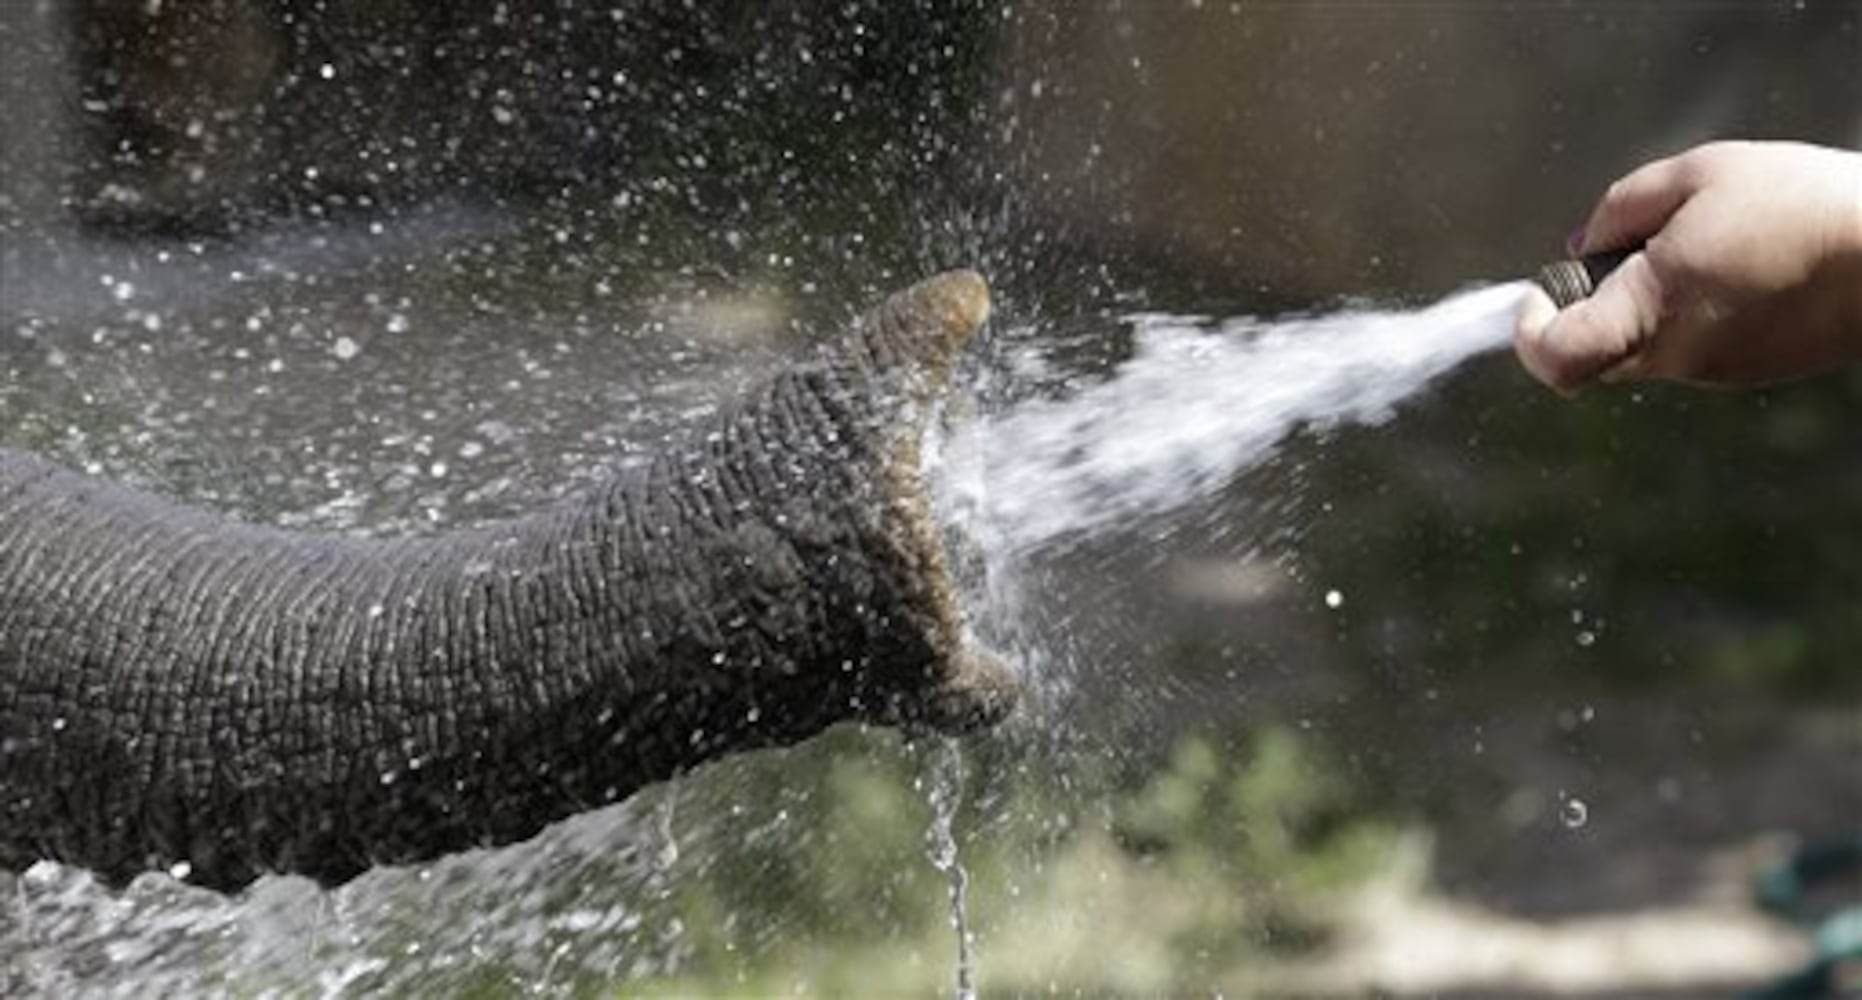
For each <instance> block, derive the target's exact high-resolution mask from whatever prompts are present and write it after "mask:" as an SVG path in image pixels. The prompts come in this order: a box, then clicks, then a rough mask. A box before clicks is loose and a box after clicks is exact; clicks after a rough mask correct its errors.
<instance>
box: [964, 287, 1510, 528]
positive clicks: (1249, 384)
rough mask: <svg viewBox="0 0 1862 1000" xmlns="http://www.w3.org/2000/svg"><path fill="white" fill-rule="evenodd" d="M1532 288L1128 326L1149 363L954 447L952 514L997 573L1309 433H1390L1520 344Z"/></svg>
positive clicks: (1017, 414)
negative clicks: (1463, 373)
mask: <svg viewBox="0 0 1862 1000" xmlns="http://www.w3.org/2000/svg"><path fill="white" fill-rule="evenodd" d="M1532 287H1533V286H1532V285H1531V284H1530V283H1529V282H1525V281H1518V282H1513V283H1510V284H1505V285H1495V286H1486V287H1480V288H1475V289H1472V290H1469V291H1464V292H1461V293H1458V294H1455V295H1451V296H1449V297H1448V298H1446V299H1443V300H1441V301H1440V302H1438V303H1436V304H1434V305H1431V306H1428V307H1425V308H1421V309H1399V310H1388V309H1354V310H1345V311H1339V312H1332V313H1326V314H1320V315H1303V316H1298V317H1294V318H1283V319H1259V318H1254V317H1235V318H1228V319H1221V320H1214V319H1210V318H1208V317H1201V316H1179V315H1170V314H1164V313H1144V314H1139V315H1133V316H1130V317H1127V321H1128V322H1129V323H1130V324H1131V325H1132V327H1133V332H1134V335H1135V337H1134V339H1135V343H1136V347H1135V351H1134V352H1133V354H1132V356H1131V357H1130V359H1129V360H1127V361H1125V362H1124V363H1123V364H1121V365H1119V366H1118V367H1117V368H1116V369H1115V370H1114V371H1113V372H1112V374H1111V376H1110V377H1109V378H1106V379H1104V380H1103V381H1100V382H1097V383H1095V384H1092V385H1090V386H1088V387H1086V388H1084V389H1082V390H1080V391H1078V392H1075V393H1072V394H1071V395H1065V396H1061V397H1059V398H1042V399H1035V400H1029V401H1025V402H1022V403H1019V404H1016V405H1012V406H1010V407H1008V408H1007V409H1005V410H1003V411H1002V412H999V413H995V414H991V415H987V416H985V417H982V418H980V419H978V420H976V421H974V422H973V423H972V424H971V425H970V426H968V427H959V428H957V429H956V430H954V431H953V432H951V433H950V434H949V436H948V438H947V440H946V441H945V442H944V445H943V447H944V454H943V455H941V456H940V458H939V462H940V465H941V466H942V473H941V474H940V475H939V476H936V477H934V482H935V483H936V484H937V485H936V489H937V490H938V491H939V494H940V495H939V506H940V508H941V510H942V513H943V515H944V516H945V518H946V522H947V523H955V524H958V525H960V526H961V527H962V530H963V531H965V532H966V533H967V534H968V535H969V536H970V537H971V538H972V539H973V540H974V542H975V543H976V547H977V548H978V549H980V550H981V551H982V552H983V553H985V554H986V558H987V559H988V560H989V561H990V562H992V563H997V562H1001V561H1003V560H1014V559H1015V558H1017V557H1019V556H1021V555H1023V554H1027V553H1030V552H1032V551H1035V550H1039V549H1042V548H1045V547H1048V546H1050V545H1052V544H1054V543H1055V542H1056V541H1057V540H1059V539H1062V538H1063V537H1066V536H1071V535H1077V534H1089V533H1092V532H1094V531H1096V530H1099V529H1103V528H1106V527H1108V526H1111V525H1115V524H1119V523H1124V522H1128V521H1131V520H1132V519H1135V518H1143V517H1146V516H1154V515H1158V514H1161V513H1164V512H1167V511H1169V510H1171V509H1174V508H1178V507H1181V506H1184V505H1186V504H1189V503H1193V502H1195V501H1196V500H1198V499H1199V498H1202V497H1205V496H1207V495H1209V494H1210V493H1212V492H1214V491H1216V490H1219V489H1221V488H1222V487H1224V486H1225V485H1227V484H1228V483H1230V482H1232V481H1234V479H1235V477H1236V476H1237V475H1239V474H1240V473H1242V472H1244V471H1246V470H1247V469H1248V468H1250V467H1252V466H1254V465H1257V464H1259V463H1260V462H1262V461H1264V460H1266V459H1267V458H1269V457H1271V456H1272V454H1273V453H1274V451H1275V450H1276V449H1277V448H1278V447H1279V445H1280V444H1281V442H1283V441H1284V440H1285V439H1286V438H1287V436H1288V434H1289V433H1290V432H1292V431H1294V430H1295V429H1298V428H1305V429H1308V430H1317V431H1325V430H1328V429H1330V428H1333V427H1337V426H1340V425H1346V424H1375V423H1379V422H1382V421H1384V420H1386V419H1388V418H1389V417H1390V416H1391V415H1392V414H1393V413H1394V412H1395V408H1396V407H1397V405H1398V404H1400V403H1401V402H1402V401H1403V400H1405V399H1406V398H1408V397H1410V396H1411V395H1412V394H1414V393H1416V392H1417V391H1419V390H1421V389H1422V388H1423V387H1425V386H1427V385H1428V384H1429V383H1431V382H1432V381H1433V380H1435V379H1436V378H1438V377H1439V376H1441V375H1443V374H1445V373H1447V372H1448V371H1450V370H1452V369H1454V368H1455V367H1456V366H1458V365H1460V364H1461V363H1462V362H1463V361H1466V360H1467V359H1468V358H1470V357H1472V356H1474V355H1477V354H1481V353H1484V352H1487V351H1491V350H1494V349H1497V348H1500V347H1503V346H1505V345H1507V344H1508V343H1510V341H1511V338H1512V331H1513V324H1514V315H1515V313H1516V312H1517V311H1518V309H1519V306H1520V304H1521V303H1522V302H1523V301H1524V299H1525V297H1526V296H1527V295H1528V294H1529V292H1530V290H1531V288H1532Z"/></svg>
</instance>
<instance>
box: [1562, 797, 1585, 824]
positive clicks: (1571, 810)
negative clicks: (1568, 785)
mask: <svg viewBox="0 0 1862 1000" xmlns="http://www.w3.org/2000/svg"><path fill="white" fill-rule="evenodd" d="M1558 821H1559V822H1560V823H1563V824H1564V825H1565V829H1567V830H1577V829H1581V828H1582V827H1583V826H1584V824H1586V823H1588V822H1590V807H1589V806H1587V805H1585V804H1584V800H1583V799H1580V798H1578V797H1577V796H1575V795H1572V796H1567V797H1566V798H1565V801H1564V804H1563V805H1561V806H1559V807H1558Z"/></svg>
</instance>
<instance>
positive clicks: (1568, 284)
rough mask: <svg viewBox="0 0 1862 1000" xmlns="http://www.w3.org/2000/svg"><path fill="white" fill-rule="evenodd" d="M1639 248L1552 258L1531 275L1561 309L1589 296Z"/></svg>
mask: <svg viewBox="0 0 1862 1000" xmlns="http://www.w3.org/2000/svg"><path fill="white" fill-rule="evenodd" d="M1640 249H1642V248H1641V247H1633V248H1631V249H1628V250H1610V251H1607V252H1604V253H1594V254H1591V255H1590V256H1588V257H1579V258H1577V259H1574V260H1559V261H1553V262H1552V263H1550V264H1547V265H1545V266H1544V267H1541V268H1539V273H1538V274H1537V275H1535V276H1534V277H1533V280H1534V281H1536V282H1538V285H1539V287H1540V288H1543V289H1545V294H1547V295H1549V296H1551V297H1552V301H1553V302H1554V303H1556V304H1557V306H1558V308H1560V309H1563V308H1565V307H1566V306H1569V305H1571V304H1573V303H1575V302H1578V301H1580V300H1582V299H1587V298H1589V297H1590V293H1592V292H1594V291H1596V290H1597V286H1598V285H1599V284H1601V283H1602V282H1603V279H1604V278H1605V277H1607V276H1608V275H1609V273H1610V272H1611V271H1614V270H1616V269H1617V267H1618V266H1620V265H1621V264H1622V263H1623V261H1625V260H1628V259H1629V255H1630V254H1633V253H1635V252H1637V251H1638V250H1640Z"/></svg>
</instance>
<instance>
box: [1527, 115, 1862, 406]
mask: <svg viewBox="0 0 1862 1000" xmlns="http://www.w3.org/2000/svg"><path fill="white" fill-rule="evenodd" d="M1638 243H1641V244H1643V247H1642V249H1641V250H1640V251H1638V252H1636V253H1633V254H1631V255H1630V256H1629V257H1628V259H1626V260H1625V261H1624V262H1623V264H1622V265H1621V266H1620V267H1618V268H1617V269H1616V270H1615V271H1613V272H1611V274H1610V275H1609V276H1608V277H1606V278H1604V279H1603V281H1602V282H1600V283H1599V284H1598V286H1597V290H1596V291H1595V292H1594V293H1593V294H1592V295H1591V296H1590V297H1589V298H1587V299H1584V300H1582V301H1579V302H1577V303H1575V304H1573V305H1571V306H1569V307H1568V308H1566V309H1564V310H1563V311H1562V312H1561V311H1559V310H1558V309H1557V307H1556V306H1555V305H1553V303H1552V300H1551V299H1550V298H1549V297H1548V296H1546V295H1545V294H1544V293H1543V292H1538V291H1535V292H1534V293H1533V295H1532V297H1531V299H1530V300H1529V301H1528V302H1527V303H1526V304H1525V306H1523V307H1522V308H1521V310H1520V313H1519V321H1518V328H1517V330H1516V332H1515V335H1514V349H1515V350H1516V351H1517V352H1518V354H1519V359H1520V362H1521V363H1522V364H1523V365H1525V367H1526V370H1527V371H1529V372H1531V373H1532V374H1533V376H1534V377H1536V378H1538V379H1539V380H1540V381H1542V382H1544V383H1545V384H1547V385H1549V386H1551V387H1552V388H1554V389H1557V390H1559V391H1561V392H1569V391H1571V390H1573V389H1575V388H1577V387H1578V386H1580V385H1583V384H1584V383H1586V382H1589V381H1591V380H1592V379H1594V378H1597V377H1600V376H1601V377H1603V378H1605V379H1616V378H1667V379H1676V380H1679V381H1684V382H1694V383H1703V384H1719V385H1739V384H1751V383H1759V382H1769V381H1776V380H1780V379H1786V378H1791V377H1794V376H1798V375H1807V374H1810V373H1813V372H1816V371H1820V370H1823V369H1826V368H1830V367H1833V366H1835V365H1838V364H1841V363H1842V362H1844V361H1846V360H1849V359H1852V358H1856V357H1862V154H1858V153H1854V152H1849V151H1845V150H1836V149H1827V148H1822V147H1817V146H1809V145H1804V144H1801V143H1786V142H1716V143H1710V144H1708V145H1704V146H1697V147H1695V148H1694V149H1691V150H1689V151H1687V152H1685V153H1682V154H1681V155H1679V156H1675V157H1671V158H1669V159H1665V160H1657V161H1655V162H1653V163H1650V164H1648V165H1646V166H1643V167H1641V168H1640V169H1638V170H1636V171H1634V172H1632V173H1630V174H1629V175H1628V176H1626V177H1624V178H1622V179H1621V180H1619V181H1617V182H1616V183H1615V184H1612V185H1610V188H1609V190H1608V191H1606V192H1605V193H1604V196H1603V198H1602V200H1601V201H1599V202H1598V203H1597V207H1596V208H1595V209H1594V210H1593V211H1592V212H1591V217H1590V220H1589V221H1588V222H1587V223H1585V226H1584V229H1583V230H1582V231H1581V232H1580V233H1579V234H1578V235H1576V236H1574V237H1573V240H1572V245H1571V247H1570V249H1571V251H1572V253H1573V255H1575V256H1583V255H1588V254H1592V253H1598V252H1601V251H1607V250H1615V249H1622V248H1626V247H1633V246H1635V245H1636V244H1638Z"/></svg>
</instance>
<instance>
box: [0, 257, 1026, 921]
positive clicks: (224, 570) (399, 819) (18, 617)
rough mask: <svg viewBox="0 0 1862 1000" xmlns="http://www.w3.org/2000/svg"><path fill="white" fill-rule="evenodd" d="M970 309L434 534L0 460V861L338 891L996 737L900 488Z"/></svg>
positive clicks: (955, 302) (883, 309)
mask: <svg viewBox="0 0 1862 1000" xmlns="http://www.w3.org/2000/svg"><path fill="white" fill-rule="evenodd" d="M987 304H988V297H987V290H986V288H985V286H984V285H983V283H982V280H981V279H980V278H978V277H977V276H975V275H974V274H970V273H967V272H957V273H954V274H951V275H945V276H942V277H940V278H937V279H933V280H931V281H927V282H924V283H921V284H920V285H918V286H915V287H913V288H912V289H909V290H907V291H905V292H902V293H900V294H899V295H896V296H894V297H893V298H891V299H889V300H887V301H886V302H885V303H884V304H882V305H881V306H880V307H879V308H878V309H876V310H875V311H873V312H871V313H869V314H868V315H867V316H865V317H863V318H862V319H861V320H860V321H858V322H857V323H856V324H855V325H854V328H853V329H852V330H851V331H850V332H849V333H848V334H847V335H846V336H844V337H843V338H842V339H841V340H840V341H839V342H838V343H837V344H836V345H835V346H834V349H833V350H832V351H830V352H828V353H827V354H826V355H824V357H823V359H822V360H821V361H820V362H818V363H815V364H810V365H805V366H801V367H798V368H796V369H793V370H790V371H787V372H785V373H783V374H782V375H780V376H778V377H777V378H776V379H775V380H774V381H773V382H772V383H770V384H769V385H767V386H766V387H765V388H764V389H763V390H762V391H761V392H760V393H759V394H757V395H756V396H754V397H753V398H752V399H751V400H749V401H748V402H747V403H746V404H745V405H744V406H743V407H741V408H740V409H738V410H736V411H734V412H733V413H732V414H730V415H727V416H725V417H723V418H721V419H720V420H719V421H718V422H717V424H716V425H715V426H713V427H712V428H710V432H709V433H707V434H704V435H702V440H701V441H700V443H698V444H697V445H695V446H693V447H691V448H687V449H683V450H675V451H669V452H666V453H663V454H661V455H659V456H657V457H656V458H655V460H653V461H652V462H650V463H649V464H648V465H646V466H644V467H643V468H641V469H639V470H637V471H636V472H635V473H634V474H632V475H627V476H624V477H622V478H618V479H615V480H612V481H610V482H607V483H604V484H602V485H600V486H598V487H597V488H595V489H593V490H590V491H588V492H587V493H585V494H583V495H581V496H579V497H576V498H574V499H572V500H570V501H568V502H566V503H564V504H562V505H560V506H557V507H555V508H552V509H549V510H546V511H543V512H541V513H538V514H536V515H533V516H531V517H527V518H523V519H519V520H515V521H511V522H508V523H503V524H497V525H492V526H488V527H482V528H473V529H469V530H462V531H458V532H454V533H452V534H448V535H442V536H439V537H435V538H415V539H388V540H369V539H362V538H356V537H349V536H341V535H316V534H310V533H303V532H291V531H284V530H279V529H274V528H267V527H260V526H254V525H249V524H243V523H240V522H237V521H234V520H231V519H228V518H225V517H221V516H217V515H214V514H211V513H208V512H204V511H200V510H197V509H193V508H189V507H186V506H181V505H178V504H174V503H171V502H168V501H165V500H162V499H159V498H156V497H153V496H150V495H147V494H143V493H139V492H134V491H131V490H128V489H125V488H123V487H120V486H117V485H114V484H111V483H106V482H101V481H98V480H95V479H91V478H88V477H84V476H80V475H77V474H75V473H72V472H68V471H65V470H63V469H61V468H58V467H56V466H53V465H51V464H49V463H46V462H44V461H42V460H40V459H37V458H35V457H32V456H28V455H22V454H17V453H6V452H0V867H5V868H11V869H15V870H17V869H19V868H21V867H24V866H25V865H28V864H30V863H32V862H33V861H35V860H37V859H40V858H57V859H62V860H65V861H67V862H71V863H75V864H80V865H84V866H86V867H89V868H92V869H94V870H96V871H97V872H99V873H100V874H101V875H102V876H103V877H105V878H106V879H109V880H112V881H121V880H124V879H127V878H129V877H130V876H133V875H134V874H135V873H137V872H140V871H145V870H148V869H150V868H154V867H161V868H169V869H170V870H175V871H182V870H185V871H187V872H188V873H189V877H190V878H191V880H192V881H195V882H197V883H199V884H203V885H208V886H211V887H215V888H220V889H234V888H237V887H239V886H242V885H244V884H245V883H247V882H249V881H250V880H252V879H253V878H255V877H257V876H258V875H260V874H262V873H265V872H268V871H277V872H295V873H301V874H304V875H309V876H311V877H313V878H316V879H318V880H320V881H323V882H326V883H334V882H341V881H344V880H347V879H349V878H351V877H353V876H355V875H357V874H359V873H361V872H363V871H365V870H367V869H368V868H370V867H372V866H375V865H378V864H385V863H399V862H410V861H416V860H420V859H425V858H430V857H434V856H436V855H439V854H442V853H446V852H449V851H455V850H460V849H464V848H469V847H473V846H488V845H494V844H501V843H507V842H511V841H515V840H519V839H523V838H526V837H529V836H531V835H533V834H535V833H536V832H537V831H538V830H540V829H541V828H542V827H543V826H545V825H546V824H548V823H550V822H552V821H554V820H557V819H560V818H562V817H565V816H567V815H570V814H573V813H575V812H578V811H582V810H586V809H590V808H594V807H597V806H600V805H603V804H606V803H609V802H614V801H616V800H619V799H622V798H625V797H626V796H628V795H629V794H631V793H632V792H634V791H635V790H636V789H638V788H640V787H641V786H643V785H645V784H647V783H650V782H654V781H658V780H663V779H665V778H668V777H670V776H672V775H675V774H677V773H679V772H681V771H682V770H684V769H687V768H690V767H692V766H695V765H697V764H699V763H701V762H703V761H706V760H710V759H713V758H716V757H719V756H722V755H724V754H728V753H732V752H735V751H741V750H748V749H753V748H756V747H762V746H771V745H783V744H789V743H793V742H796V741H799V740H801V739H804V738H806V737H808V736H810V735H812V734H814V733H816V732H819V731H820V730H822V729H824V728H826V727H827V726H829V725H831V724H833V723H835V722H838V721H842V720H855V721H863V722H873V723H880V724H920V725H928V726H933V727H938V728H943V729H956V728H964V727H968V726H974V725H980V724H985V723H988V722H992V721H994V720H996V719H998V718H1000V717H1001V716H1002V715H1003V714H1004V713H1005V712H1006V711H1007V710H1008V708H1009V707H1010V705H1011V704H1012V702H1013V699H1014V693H1015V685H1014V682H1013V680H1012V679H1011V677H1010V675H1009V674H1008V673H1007V671H1006V670H1005V669H1004V668H1003V666H1002V665H1001V664H1000V663H999V662H997V661H995V660H994V659H993V658H992V657H990V656H989V655H988V654H987V653H984V652H982V651H980V650H977V649H974V648H970V647H968V646H966V645H965V642H964V638H963V631H962V619H961V614H960V612H959V609H958V605H957V602H956V600H955V596H954V594H953V591H952V585H951V582H950V578H949V575H948V573H947V572H946V569H945V562H944V560H945V555H944V553H943V551H942V549H941V547H940V544H939V542H938V535H937V531H936V529H935V526H934V525H933V524H932V522H931V520H930V517H929V512H928V508H927V501H926V498H925V492H924V490H923V484H922V482H920V479H919V471H918V464H917V461H916V449H917V446H918V442H919V441H920V439H921V437H922V431H923V427H924V422H925V420H926V419H927V417H928V414H929V412H930V409H931V407H932V406H933V404H934V403H935V400H936V394H937V393H938V392H939V391H940V390H941V388H942V387H943V385H944V383H945V380H946V378H947V375H948V370H949V367H950V365H951V364H952V363H953V359H954V357H955V355H956V353H957V352H958V350H959V349H960V348H961V346H962V345H963V343H964V342H965V341H966V340H967V339H968V338H969V337H970V336H971V335H972V334H973V333H974V332H975V330H976V329H977V327H978V326H980V324H981V323H982V321H983V319H984V317H985V316H986V314H987V307H988V306H987ZM182 866H185V868H183V867H182Z"/></svg>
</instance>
